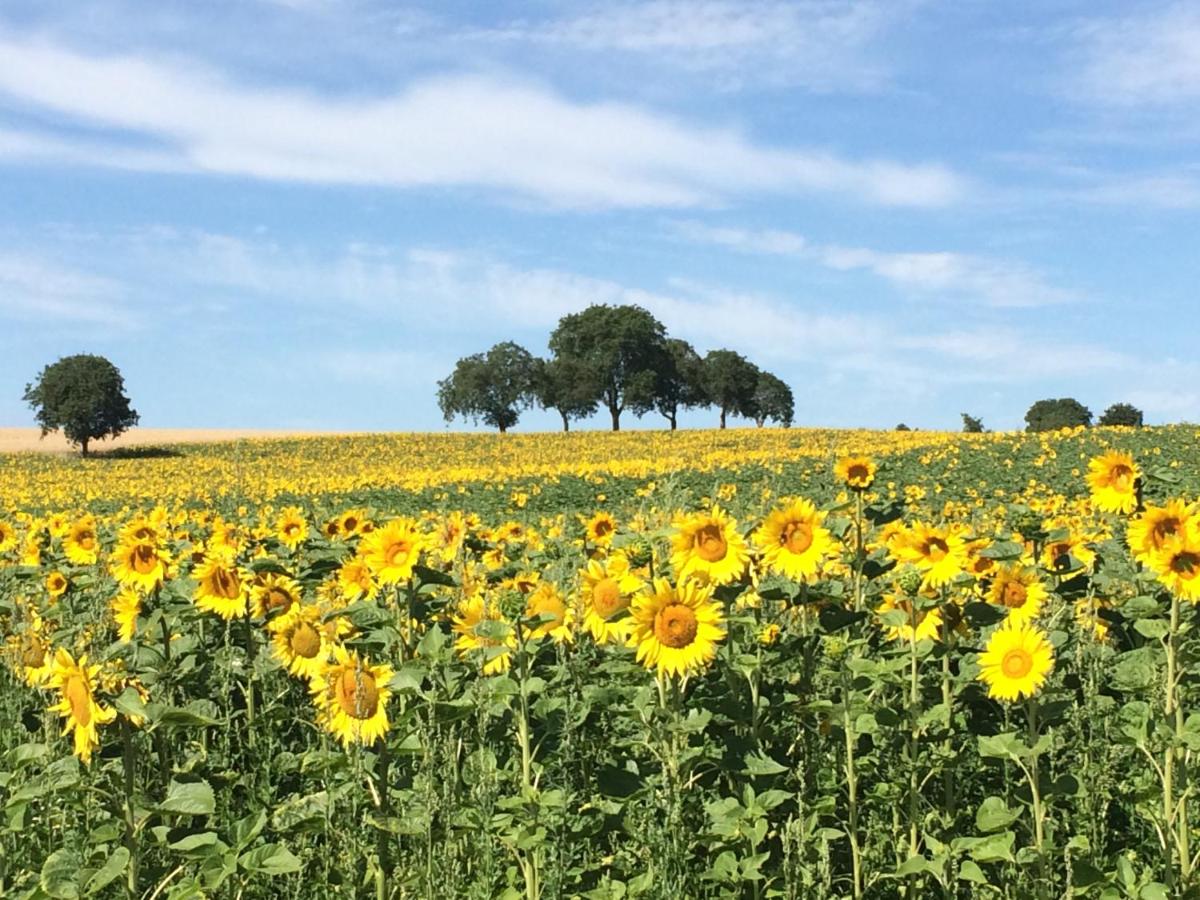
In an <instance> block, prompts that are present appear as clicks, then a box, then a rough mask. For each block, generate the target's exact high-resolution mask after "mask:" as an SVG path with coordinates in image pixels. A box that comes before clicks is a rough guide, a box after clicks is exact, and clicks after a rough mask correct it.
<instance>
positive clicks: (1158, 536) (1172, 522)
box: [1152, 516, 1180, 544]
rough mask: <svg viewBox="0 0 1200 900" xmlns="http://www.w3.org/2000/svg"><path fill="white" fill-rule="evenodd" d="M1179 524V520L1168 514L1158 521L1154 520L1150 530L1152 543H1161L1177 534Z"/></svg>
mask: <svg viewBox="0 0 1200 900" xmlns="http://www.w3.org/2000/svg"><path fill="white" fill-rule="evenodd" d="M1179 524H1180V523H1179V520H1178V519H1177V518H1175V517H1174V516H1168V517H1167V518H1165V519H1163V520H1161V521H1159V522H1155V523H1154V529H1153V532H1152V533H1153V535H1154V543H1155V544H1161V543H1162V542H1163V541H1165V540H1166V539H1167V538H1169V537H1172V536H1173V535H1175V534H1177V533H1178V532H1179Z"/></svg>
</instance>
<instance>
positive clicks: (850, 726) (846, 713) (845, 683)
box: [842, 667, 862, 900]
mask: <svg viewBox="0 0 1200 900" xmlns="http://www.w3.org/2000/svg"><path fill="white" fill-rule="evenodd" d="M850 691H851V687H850V670H849V668H847V667H844V668H843V669H842V731H843V733H844V734H845V736H846V814H847V819H848V821H847V829H846V831H847V834H848V836H849V838H850V865H851V869H852V874H853V878H854V882H853V887H854V898H855V900H859V898H861V897H862V850H861V849H860V848H859V845H858V775H857V773H856V772H855V769H854V745H855V742H856V740H857V738H856V736H855V734H854V716H853V715H852V713H851V707H850Z"/></svg>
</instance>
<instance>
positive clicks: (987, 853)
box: [970, 831, 1017, 863]
mask: <svg viewBox="0 0 1200 900" xmlns="http://www.w3.org/2000/svg"><path fill="white" fill-rule="evenodd" d="M1016 840H1017V836H1016V835H1015V834H1013V833H1012V832H1011V831H1005V832H1002V833H1001V834H993V835H990V836H988V837H985V838H981V839H980V840H979V842H978V843H977V844H975V845H974V846H973V847H971V850H970V853H971V858H972V859H973V860H975V861H976V862H981V863H986V862H1001V861H1003V862H1012V861H1013V853H1012V849H1013V845H1014V844H1015V843H1016Z"/></svg>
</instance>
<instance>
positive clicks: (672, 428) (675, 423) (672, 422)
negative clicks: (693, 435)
mask: <svg viewBox="0 0 1200 900" xmlns="http://www.w3.org/2000/svg"><path fill="white" fill-rule="evenodd" d="M678 424H679V423H677V422H676V421H675V413H671V430H672V431H674V430H675V429H676V428H677V427H678Z"/></svg>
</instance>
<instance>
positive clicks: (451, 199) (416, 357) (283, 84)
mask: <svg viewBox="0 0 1200 900" xmlns="http://www.w3.org/2000/svg"><path fill="white" fill-rule="evenodd" d="M1197 113H1200V3H1194V2H1193V3H1139V2H1131V0H1125V2H1110V3H1103V2H1090V0H1088V2H1085V0H1041V2H1024V3H1022V2H1011V3H995V2H990V0H940V2H939V0H862V2H854V0H797V2H775V0H647V2H632V3H627V2H620V0H609V2H603V3H599V2H598V3H590V2H586V0H571V2H568V0H541V2H524V3H515V2H490V3H487V4H479V3H469V2H465V0H439V2H429V3H426V4H401V3H394V2H387V3H385V2H376V0H208V2H204V3H197V2H181V0H174V2H172V0H162V2H158V3H155V4H145V3H141V2H136V0H124V2H122V0H112V2H80V0H59V2H55V0H5V2H4V3H3V4H0V424H3V425H25V424H32V418H31V413H30V412H29V410H27V409H26V408H25V407H24V405H23V404H22V402H21V400H20V395H21V393H22V391H23V389H24V385H25V383H26V382H27V381H29V380H31V379H32V378H33V377H34V375H36V373H37V372H38V371H39V370H40V368H41V366H42V365H44V364H45V363H47V362H50V361H53V360H54V359H57V358H58V357H59V356H62V355H66V354H70V353H76V352H94V353H101V354H103V355H106V356H108V357H109V358H110V359H112V360H113V361H114V362H115V363H116V364H117V365H118V366H119V367H120V368H121V370H122V372H123V373H124V374H125V377H126V385H127V388H128V390H129V393H130V395H131V397H132V398H133V400H134V405H135V407H136V408H137V409H138V410H139V412H140V413H141V414H142V424H143V425H146V426H158V427H186V426H196V427H219V426H220V427H239V426H240V427H279V428H329V429H354V430H359V429H362V430H366V429H388V430H409V429H415V430H424V429H440V428H443V427H445V426H444V423H443V422H442V420H441V416H440V413H439V411H438V410H437V406H436V403H435V400H434V391H435V384H436V381H437V380H438V379H439V378H441V377H444V376H445V375H446V374H447V373H448V372H449V371H450V370H451V369H452V367H453V364H454V361H455V359H457V358H458V357H459V356H462V355H465V354H467V353H471V352H475V351H478V350H483V349H486V348H487V347H488V346H490V345H491V344H492V343H495V342H497V341H500V340H510V339H511V340H516V341H518V342H520V343H522V344H524V345H525V346H526V347H528V348H529V349H530V350H531V351H532V352H534V353H539V354H544V353H546V346H545V343H546V337H547V335H548V334H549V332H550V331H551V329H552V328H553V327H554V325H555V323H556V322H557V321H558V319H559V318H560V317H561V316H562V315H564V314H566V313H569V312H572V311H576V310H578V309H581V308H583V307H584V306H586V305H587V304H589V303H593V302H601V303H638V304H641V305H642V306H645V307H646V308H648V309H650V310H651V311H652V312H654V313H655V314H656V315H657V316H658V317H659V318H660V319H661V320H662V321H663V322H664V324H665V325H666V326H667V328H668V330H669V331H670V332H671V333H672V334H674V335H677V336H680V337H684V338H686V339H688V340H690V341H691V342H692V343H693V344H694V345H695V346H696V347H697V348H698V349H699V350H701V351H702V352H703V351H705V350H708V349H712V348H715V347H729V348H732V349H735V350H737V351H739V352H742V353H744V354H745V355H747V356H749V357H750V358H751V359H753V360H754V361H756V362H757V363H758V364H759V365H761V366H762V367H764V368H766V369H768V370H771V371H773V372H775V373H776V374H778V375H779V376H780V377H782V378H783V379H784V380H786V381H787V382H788V383H789V384H791V385H792V388H793V390H794V392H795V394H796V406H797V422H798V423H799V424H813V425H831V426H856V425H861V426H871V427H891V426H893V425H895V424H896V423H897V422H899V421H904V422H907V423H908V424H910V425H914V426H918V427H926V428H958V427H959V425H960V421H959V418H958V414H959V413H960V412H962V411H967V412H971V413H973V414H974V415H977V416H980V417H982V418H983V420H984V422H985V424H987V425H988V426H989V427H994V428H1012V427H1019V426H1020V425H1021V423H1022V417H1023V415H1024V412H1025V410H1026V409H1027V408H1028V406H1029V404H1030V403H1031V402H1032V401H1034V400H1036V399H1038V398H1040V397H1047V396H1075V397H1077V398H1079V399H1080V400H1082V401H1083V402H1084V403H1085V404H1087V405H1088V406H1090V407H1091V408H1092V410H1093V412H1095V413H1097V414H1098V413H1099V412H1100V411H1101V410H1103V409H1104V408H1105V407H1106V406H1108V405H1109V404H1110V403H1113V402H1116V401H1129V402H1133V403H1135V404H1136V405H1138V406H1140V407H1142V408H1143V409H1144V410H1145V411H1146V414H1147V419H1148V420H1150V421H1155V422H1162V421H1177V420H1180V419H1186V420H1197V419H1200V362H1197V361H1196V353H1195V347H1196V340H1195V336H1196V334H1197V333H1198V332H1200V327H1198V326H1200V311H1198V308H1197V300H1196V298H1195V290H1196V285H1197V283H1200V246H1198V240H1197V238H1198V236H1200V233H1198V231H1197V225H1198V224H1200V223H1198V221H1197V219H1198V216H1197V213H1198V211H1200V155H1198V153H1197V151H1198V150H1200V115H1197ZM714 420H715V415H714V414H713V413H711V412H710V411H703V412H699V413H695V414H692V415H689V416H687V417H685V419H684V424H687V425H699V424H712V422H713V421H714ZM555 424H556V417H555V416H554V415H553V414H551V415H550V416H547V415H546V414H544V413H541V412H537V411H535V412H531V413H528V414H526V416H525V417H524V418H523V419H522V422H521V425H520V428H521V429H522V430H527V429H535V428H552V427H555ZM595 424H596V425H597V426H598V427H600V426H603V424H604V423H603V420H602V419H600V418H597V419H596V420H595ZM629 424H630V425H634V423H633V422H630V423H629ZM643 424H644V425H646V426H653V427H659V426H660V425H661V424H662V420H661V419H656V418H653V417H648V418H646V419H645V420H643ZM453 427H464V425H463V423H461V422H459V423H456V424H455V425H454V426H453Z"/></svg>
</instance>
